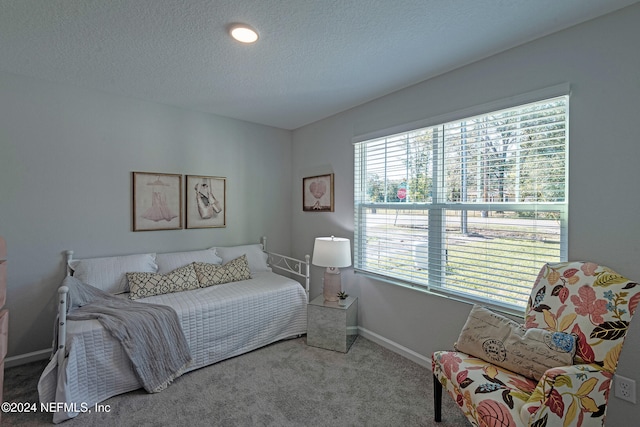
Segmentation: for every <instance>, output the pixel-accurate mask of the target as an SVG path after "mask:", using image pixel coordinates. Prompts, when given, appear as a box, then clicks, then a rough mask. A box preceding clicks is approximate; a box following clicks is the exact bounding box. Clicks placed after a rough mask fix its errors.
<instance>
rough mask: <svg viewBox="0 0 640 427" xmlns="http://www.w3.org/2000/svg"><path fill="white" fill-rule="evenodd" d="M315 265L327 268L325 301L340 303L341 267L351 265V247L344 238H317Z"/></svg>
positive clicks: (324, 289)
mask: <svg viewBox="0 0 640 427" xmlns="http://www.w3.org/2000/svg"><path fill="white" fill-rule="evenodd" d="M311 263H312V264H313V265H317V266H318V267H327V269H326V270H325V272H324V284H323V288H322V294H323V295H324V300H325V301H338V292H341V291H342V283H341V281H340V280H341V279H340V267H349V266H350V265H351V245H350V242H349V239H345V238H342V237H334V236H331V237H316V241H315V244H314V245H313V260H312V261H311Z"/></svg>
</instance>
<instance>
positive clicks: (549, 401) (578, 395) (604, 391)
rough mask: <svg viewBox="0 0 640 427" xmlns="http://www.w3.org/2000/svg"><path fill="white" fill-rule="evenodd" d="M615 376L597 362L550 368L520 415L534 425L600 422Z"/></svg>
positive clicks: (526, 421)
mask: <svg viewBox="0 0 640 427" xmlns="http://www.w3.org/2000/svg"><path fill="white" fill-rule="evenodd" d="M612 378H613V374H612V373H611V372H609V371H607V370H606V369H603V368H602V367H600V366H598V365H596V364H582V365H572V366H564V367H561V368H554V369H550V370H548V371H547V372H546V373H545V375H544V376H543V377H542V378H541V379H540V381H539V382H538V385H537V386H536V388H535V390H534V391H533V393H531V397H529V400H528V401H527V402H526V403H525V404H524V405H523V406H522V408H521V409H520V418H521V419H522V421H524V422H525V423H526V424H527V425H531V426H552V425H560V424H562V425H565V426H568V425H577V426H586V425H587V424H590V422H589V421H595V423H597V424H599V423H601V422H602V419H603V415H604V412H605V409H606V404H607V398H608V395H609V389H610V387H611V379H612ZM585 418H586V419H587V420H589V421H587V420H585Z"/></svg>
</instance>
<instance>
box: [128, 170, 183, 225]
mask: <svg viewBox="0 0 640 427" xmlns="http://www.w3.org/2000/svg"><path fill="white" fill-rule="evenodd" d="M133 187H134V192H133V206H134V215H133V229H134V231H146V230H172V229H180V228H182V219H181V217H180V213H181V209H180V200H181V189H182V175H174V174H153V173H144V172H134V173H133Z"/></svg>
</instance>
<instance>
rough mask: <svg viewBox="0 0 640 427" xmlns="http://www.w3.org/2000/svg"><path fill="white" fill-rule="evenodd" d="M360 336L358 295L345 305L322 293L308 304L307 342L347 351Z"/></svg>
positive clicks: (312, 344) (328, 348)
mask: <svg viewBox="0 0 640 427" xmlns="http://www.w3.org/2000/svg"><path fill="white" fill-rule="evenodd" d="M357 337H358V297H347V299H346V300H345V303H344V306H342V305H339V304H338V303H337V302H330V301H325V300H324V296H322V295H320V296H319V297H317V298H315V299H314V300H313V301H311V302H310V303H309V305H308V306H307V344H308V345H310V346H313V347H320V348H325V349H327V350H335V351H341V352H342V353H346V352H348V351H349V347H351V344H353V342H354V341H355V340H356V338H357Z"/></svg>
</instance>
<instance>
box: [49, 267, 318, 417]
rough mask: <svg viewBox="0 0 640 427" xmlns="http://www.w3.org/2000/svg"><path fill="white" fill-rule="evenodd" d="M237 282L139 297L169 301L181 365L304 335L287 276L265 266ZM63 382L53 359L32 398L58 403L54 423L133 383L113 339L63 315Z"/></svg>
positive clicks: (300, 291)
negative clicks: (179, 333)
mask: <svg viewBox="0 0 640 427" xmlns="http://www.w3.org/2000/svg"><path fill="white" fill-rule="evenodd" d="M252 276H253V278H252V279H250V280H244V281H241V282H234V283H227V284H223V285H217V286H210V287H208V288H203V289H196V290H192V291H185V292H177V293H171V294H165V295H157V296H153V297H149V298H144V299H139V300H137V301H140V302H149V303H155V304H165V305H168V306H171V307H173V308H174V309H175V310H176V312H177V313H178V318H179V319H180V323H181V326H182V329H183V332H184V335H185V337H186V339H187V342H188V343H189V348H190V350H191V356H192V358H193V362H192V363H191V366H190V367H189V368H188V371H191V370H194V369H198V368H201V367H203V366H207V365H210V364H212V363H215V362H218V361H221V360H224V359H227V358H229V357H233V356H237V355H239V354H242V353H245V352H248V351H251V350H255V349H257V348H259V347H262V346H265V345H267V344H270V343H273V342H275V341H278V340H281V339H285V338H289V337H292V336H296V335H299V334H304V333H306V330H307V297H306V293H305V289H304V288H303V287H302V286H300V284H299V283H298V282H296V281H295V280H292V279H289V278H286V277H284V276H280V275H278V274H276V273H272V272H259V273H254V274H253V275H252ZM66 345H67V347H66V350H67V353H68V355H67V357H66V358H65V366H63V369H64V373H65V380H64V381H60V383H59V381H58V376H57V372H56V371H57V362H56V361H57V358H56V357H53V358H52V359H51V362H50V363H49V365H48V366H47V367H46V369H45V371H44V373H43V374H42V377H41V378H40V382H39V383H38V392H39V395H40V402H64V403H67V405H66V407H62V408H61V410H60V411H59V412H55V413H54V416H53V421H54V422H55V423H58V422H61V421H64V420H66V419H69V418H72V417H75V416H76V415H78V413H80V412H83V408H89V409H91V408H93V406H94V405H95V404H96V403H98V402H101V401H103V400H105V399H108V398H109V397H112V396H115V395H117V394H120V393H125V392H128V391H132V390H136V389H138V388H140V387H141V385H140V383H139V382H138V380H137V378H136V376H135V374H134V371H133V369H132V367H131V363H130V361H129V359H128V358H127V356H126V354H125V352H124V351H123V350H122V348H121V346H120V344H119V343H118V342H117V341H116V340H114V339H113V338H112V337H111V336H110V335H109V334H108V332H106V331H105V330H104V329H103V328H102V326H101V325H100V323H99V322H98V321H97V320H85V321H69V322H68V325H67V343H66Z"/></svg>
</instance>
